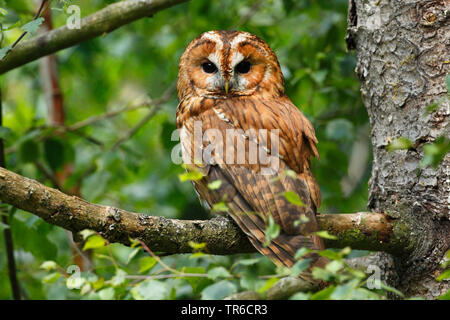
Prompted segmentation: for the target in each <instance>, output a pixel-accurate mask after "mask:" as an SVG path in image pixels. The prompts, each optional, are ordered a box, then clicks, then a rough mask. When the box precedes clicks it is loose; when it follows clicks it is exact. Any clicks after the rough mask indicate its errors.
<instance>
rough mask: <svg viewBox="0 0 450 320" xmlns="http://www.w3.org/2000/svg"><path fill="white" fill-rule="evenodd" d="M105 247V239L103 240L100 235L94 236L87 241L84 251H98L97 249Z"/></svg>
mask: <svg viewBox="0 0 450 320" xmlns="http://www.w3.org/2000/svg"><path fill="white" fill-rule="evenodd" d="M105 245H106V241H105V239H103V238H102V237H100V236H99V235H93V236H91V237H89V239H88V240H87V241H86V243H85V244H84V247H83V250H88V249H97V248H101V247H104V246H105Z"/></svg>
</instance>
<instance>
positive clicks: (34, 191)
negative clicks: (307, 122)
mask: <svg viewBox="0 0 450 320" xmlns="http://www.w3.org/2000/svg"><path fill="white" fill-rule="evenodd" d="M0 200H1V201H3V202H5V203H8V204H11V205H13V206H15V207H17V208H19V209H22V210H25V211H28V212H31V213H33V214H35V215H37V216H39V217H41V218H42V219H44V220H45V221H47V222H48V223H51V224H54V225H57V226H60V227H63V228H64V229H67V230H70V231H73V232H78V231H81V230H83V229H92V230H95V231H97V232H99V233H100V234H101V235H102V236H103V237H104V238H105V239H107V240H108V241H110V242H119V243H122V244H125V245H129V244H130V238H132V239H139V240H141V241H143V242H144V243H145V244H146V245H147V246H148V247H149V248H151V249H152V250H153V251H157V252H164V253H167V254H176V253H190V252H192V251H193V249H192V248H191V247H190V246H189V241H194V242H197V243H203V242H204V243H206V248H207V249H206V251H207V252H209V253H211V254H234V253H250V252H255V249H254V248H253V246H252V245H251V244H250V243H249V241H248V240H247V238H246V236H245V235H244V233H243V232H241V231H240V230H239V228H238V227H237V226H236V225H235V224H234V223H233V222H232V221H231V220H230V219H228V218H226V217H216V218H213V219H211V220H177V219H167V218H164V217H157V216H150V215H146V214H140V213H133V212H128V211H125V210H121V209H118V208H113V207H109V206H102V205H97V204H92V203H89V202H87V201H85V200H83V199H80V198H78V197H76V196H69V195H66V194H64V193H62V192H60V191H58V190H56V189H53V188H49V187H47V186H44V185H42V184H40V183H39V182H37V181H35V180H32V179H28V178H25V177H22V176H20V175H18V174H16V173H14V172H11V171H8V170H6V169H4V168H0ZM318 221H319V225H320V228H321V229H323V230H327V231H328V232H329V233H330V234H333V235H335V236H337V239H336V240H328V239H327V240H326V246H327V247H331V248H342V247H345V246H349V245H350V246H351V247H352V248H353V249H363V250H364V249H366V250H374V251H385V252H389V253H398V252H402V250H403V251H404V250H405V247H406V245H405V240H404V237H400V236H398V235H396V234H395V230H396V224H397V223H398V222H397V221H396V220H392V219H390V218H389V217H387V216H386V215H385V214H381V213H367V212H360V213H355V214H320V215H318Z"/></svg>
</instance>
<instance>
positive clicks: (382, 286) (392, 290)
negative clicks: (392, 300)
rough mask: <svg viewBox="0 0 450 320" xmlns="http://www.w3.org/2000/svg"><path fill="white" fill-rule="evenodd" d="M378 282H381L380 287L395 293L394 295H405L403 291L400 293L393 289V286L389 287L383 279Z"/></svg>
mask: <svg viewBox="0 0 450 320" xmlns="http://www.w3.org/2000/svg"><path fill="white" fill-rule="evenodd" d="M380 284H381V289H384V290H386V291H389V292H392V293H395V294H396V295H398V296H400V297H402V298H403V297H404V296H405V295H404V294H403V293H401V292H400V291H398V290H397V289H395V288H393V287H390V286H388V285H386V284H385V283H384V282H383V281H380Z"/></svg>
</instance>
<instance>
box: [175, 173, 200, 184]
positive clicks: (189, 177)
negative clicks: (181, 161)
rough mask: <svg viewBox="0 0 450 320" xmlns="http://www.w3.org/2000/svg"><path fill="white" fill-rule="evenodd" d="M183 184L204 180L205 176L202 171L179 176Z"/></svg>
mask: <svg viewBox="0 0 450 320" xmlns="http://www.w3.org/2000/svg"><path fill="white" fill-rule="evenodd" d="M178 178H179V179H180V181H181V182H185V181H197V180H201V179H202V178H203V174H202V173H201V172H200V171H189V172H185V173H182V174H180V175H178Z"/></svg>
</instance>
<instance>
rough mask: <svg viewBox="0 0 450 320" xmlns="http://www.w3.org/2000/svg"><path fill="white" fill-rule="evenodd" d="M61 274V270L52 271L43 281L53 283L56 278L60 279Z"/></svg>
mask: <svg viewBox="0 0 450 320" xmlns="http://www.w3.org/2000/svg"><path fill="white" fill-rule="evenodd" d="M60 276H61V273H59V272H54V273H51V274H49V275H47V276H45V277H44V278H43V279H42V283H46V284H50V283H53V282H55V281H56V280H58V279H59V277H60Z"/></svg>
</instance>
